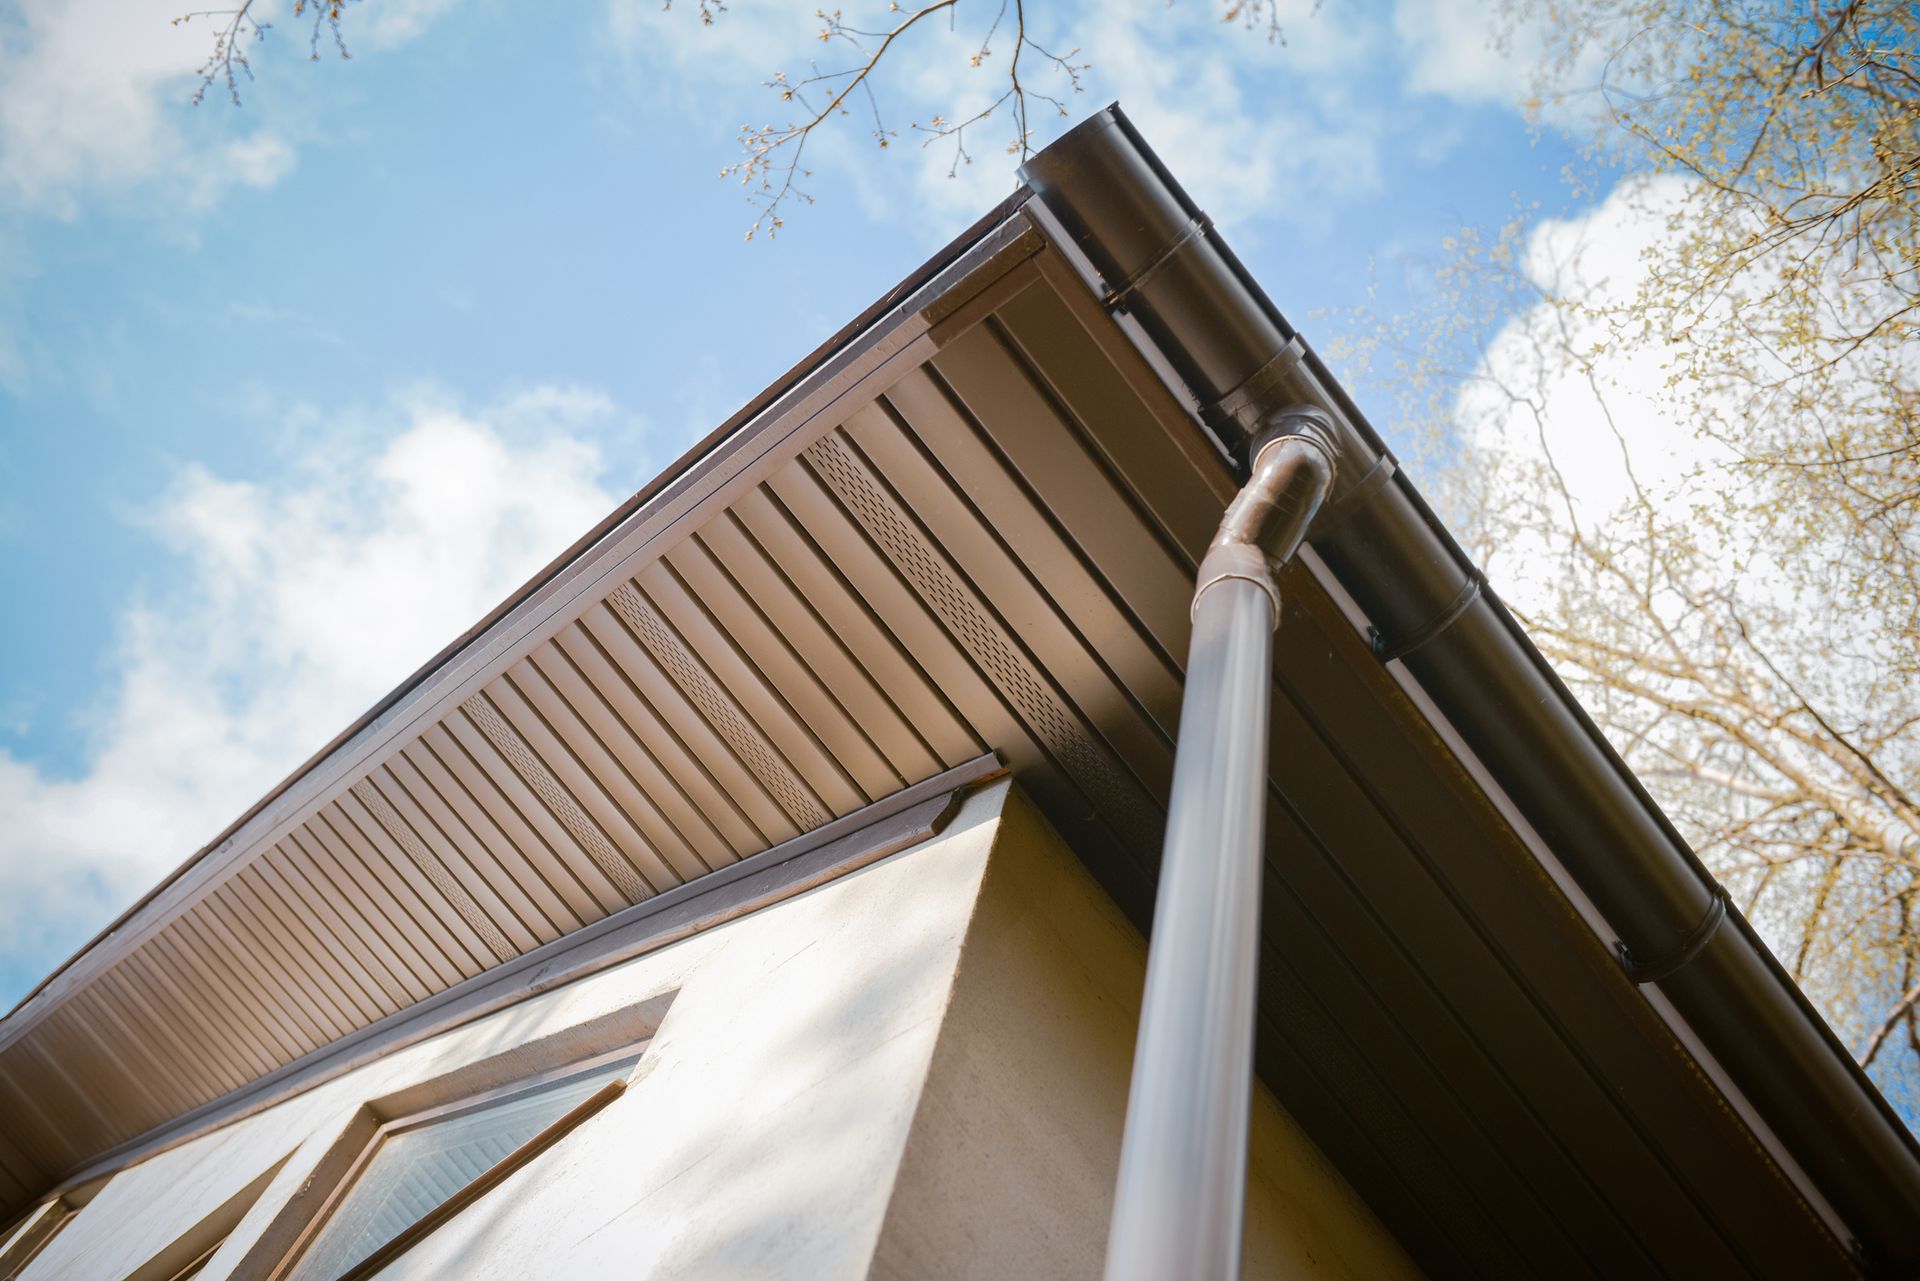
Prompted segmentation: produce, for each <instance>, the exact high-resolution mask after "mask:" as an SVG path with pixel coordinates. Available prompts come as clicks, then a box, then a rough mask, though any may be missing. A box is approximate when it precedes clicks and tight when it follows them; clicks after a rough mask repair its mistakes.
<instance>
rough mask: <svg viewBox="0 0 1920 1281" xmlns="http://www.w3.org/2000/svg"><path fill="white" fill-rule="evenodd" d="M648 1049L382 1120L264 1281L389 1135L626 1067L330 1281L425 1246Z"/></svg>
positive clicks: (278, 1279) (301, 1245) (280, 1277)
mask: <svg viewBox="0 0 1920 1281" xmlns="http://www.w3.org/2000/svg"><path fill="white" fill-rule="evenodd" d="M650 1044H651V1038H649V1039H648V1040H646V1041H641V1042H639V1043H638V1044H632V1045H625V1046H622V1047H620V1048H619V1049H616V1050H608V1051H605V1052H603V1053H600V1054H595V1055H590V1056H588V1057H586V1058H582V1059H575V1060H573V1061H571V1062H569V1063H564V1064H560V1065H558V1066H556V1067H551V1068H546V1069H544V1070H541V1071H538V1072H534V1073H530V1074H528V1075H527V1076H523V1077H520V1078H519V1079H517V1080H514V1081H512V1082H509V1083H507V1084H504V1085H498V1086H494V1087H493V1088H491V1089H486V1090H481V1091H479V1092H477V1093H474V1094H468V1095H462V1096H461V1097H459V1098H457V1099H451V1100H449V1101H447V1102H445V1103H440V1104H435V1105H433V1106H430V1107H424V1108H419V1109H417V1110H415V1111H412V1112H408V1113H405V1114H403V1115H401V1116H397V1117H393V1118H392V1119H390V1120H386V1121H382V1122H380V1123H379V1125H378V1126H377V1128H375V1129H374V1131H373V1133H372V1134H371V1135H370V1136H368V1138H367V1139H366V1141H365V1142H364V1143H363V1144H362V1145H361V1147H360V1151H359V1152H358V1154H357V1155H355V1157H354V1158H353V1161H352V1163H351V1164H349V1165H348V1166H347V1168H346V1169H345V1170H344V1171H343V1172H342V1173H341V1175H340V1177H339V1178H338V1179H336V1180H335V1181H334V1184H333V1187H332V1188H331V1189H330V1190H329V1191H328V1193H327V1195H326V1198H325V1199H324V1200H323V1201H321V1202H320V1204H319V1205H318V1206H317V1207H315V1209H314V1212H313V1214H312V1215H311V1216H310V1217H309V1218H308V1219H307V1221H306V1222H305V1223H304V1224H303V1225H302V1226H301V1228H300V1231H299V1233H298V1235H296V1236H295V1238H294V1240H293V1242H292V1244H291V1245H289V1246H288V1248H287V1250H286V1252H285V1253H284V1254H282V1255H281V1257H280V1261H279V1263H278V1264H277V1265H276V1266H275V1267H274V1269H273V1271H272V1273H271V1281H284V1279H285V1278H286V1277H288V1276H291V1275H292V1273H293V1270H294V1269H295V1268H296V1267H298V1266H299V1264H300V1260H301V1258H302V1257H304V1256H305V1255H306V1253H307V1250H308V1249H309V1248H310V1247H311V1246H312V1245H313V1243H314V1240H315V1239H316V1238H317V1237H318V1236H319V1235H320V1233H321V1231H322V1230H323V1229H324V1228H325V1227H326V1225H327V1224H328V1223H329V1222H330V1221H331V1220H332V1218H333V1216H334V1213H335V1211H337V1210H338V1209H339V1208H340V1204H341V1202H343V1201H344V1200H345V1199H346V1197H347V1195H348V1194H349V1193H350V1192H352V1191H353V1189H354V1187H355V1185H356V1184H358V1183H359V1181H360V1178H361V1176H362V1175H364V1174H365V1173H366V1171H367V1168H368V1166H370V1165H371V1164H372V1163H373V1160H374V1158H375V1157H376V1156H377V1155H378V1154H379V1152H380V1150H381V1148H382V1147H384V1146H385V1144H386V1141H387V1140H388V1139H390V1138H392V1137H394V1136H395V1135H398V1134H405V1133H407V1132H408V1131H411V1130H417V1129H420V1128H422V1127H424V1126H428V1125H432V1124H434V1123H436V1122H439V1121H446V1120H451V1119H453V1118H454V1117H458V1116H464V1115H466V1114H468V1113H471V1112H478V1111H481V1110H483V1109H485V1108H487V1107H489V1106H492V1105H493V1104H496V1103H504V1102H507V1101H509V1100H511V1099H514V1098H517V1097H519V1096H520V1095H523V1094H529V1093H532V1092H533V1091H535V1090H538V1089H540V1088H541V1087H542V1086H546V1085H552V1084H554V1083H555V1082H558V1081H564V1080H567V1079H569V1078H572V1077H576V1076H585V1075H587V1074H589V1073H591V1072H593V1071H594V1070H596V1069H598V1068H604V1067H606V1066H608V1065H609V1064H613V1063H619V1062H622V1061H626V1060H631V1063H630V1065H629V1067H628V1069H627V1071H626V1072H625V1073H624V1074H622V1075H620V1076H617V1077H614V1078H613V1079H611V1080H609V1081H607V1082H606V1083H605V1084H603V1085H602V1086H601V1087H600V1088H599V1089H597V1090H595V1091H594V1092H593V1093H592V1094H590V1095H588V1096H587V1097H586V1098H585V1099H582V1100H581V1101H580V1102H579V1103H577V1104H575V1105H574V1106H573V1107H572V1108H570V1109H569V1110H568V1111H567V1112H565V1113H564V1114H562V1115H561V1116H559V1117H556V1118H555V1119H554V1120H553V1121H552V1122H550V1123H549V1124H548V1125H547V1126H546V1127H545V1128H544V1129H542V1130H541V1131H540V1132H539V1133H537V1134H535V1135H533V1136H532V1137H531V1138H529V1139H527V1140H526V1141H525V1142H523V1143H521V1144H520V1145H519V1146H518V1147H516V1148H514V1149H513V1150H512V1151H511V1152H509V1153H507V1154H506V1155H505V1156H503V1157H501V1158H500V1159H499V1160H498V1161H496V1162H494V1163H493V1164H492V1165H490V1166H488V1167H487V1168H486V1169H485V1170H483V1171H481V1172H480V1173H479V1174H477V1175H475V1176H474V1177H473V1179H471V1180H470V1181H469V1182H467V1183H466V1184H463V1185H462V1186H461V1187H460V1188H459V1189H458V1190H457V1191H455V1192H454V1193H453V1194H452V1195H451V1196H449V1197H448V1198H447V1199H446V1200H444V1201H442V1202H441V1203H440V1204H439V1205H436V1206H435V1207H433V1209H431V1210H429V1211H427V1212H426V1213H425V1214H423V1215H421V1216H420V1218H419V1219H417V1220H415V1221H414V1222H413V1223H411V1224H409V1225H408V1226H407V1227H406V1228H403V1229H402V1230H401V1231H400V1232H399V1233H398V1234H396V1235H395V1236H394V1237H392V1238H391V1239H390V1240H388V1241H387V1242H386V1243H385V1244H384V1245H381V1246H380V1247H379V1248H377V1249H376V1250H374V1251H373V1252H372V1253H371V1254H369V1255H367V1256H366V1257H365V1258H363V1259H361V1260H359V1261H358V1262H356V1263H355V1264H354V1265H353V1266H352V1267H350V1268H348V1269H347V1270H346V1271H345V1272H343V1273H341V1274H340V1275H339V1276H338V1277H336V1278H333V1281H362V1279H363V1278H367V1277H371V1276H373V1275H374V1274H375V1273H377V1272H378V1271H380V1269H382V1268H384V1267H386V1266H387V1265H388V1264H390V1263H392V1262H393V1261H394V1260H395V1259H397V1258H399V1257H400V1256H401V1255H403V1254H405V1253H406V1252H407V1251H408V1250H411V1249H412V1248H413V1247H414V1246H416V1245H418V1244H419V1243H420V1242H421V1241H423V1240H425V1239H426V1238H427V1237H428V1236H430V1235H432V1234H433V1232H435V1231H436V1230H438V1229H439V1228H440V1226H441V1225H442V1224H444V1223H446V1222H447V1221H448V1220H450V1219H452V1218H454V1217H455V1216H456V1215H458V1214H459V1213H460V1212H461V1211H462V1210H465V1209H466V1208H467V1207H468V1206H470V1205H472V1204H473V1203H474V1202H475V1201H478V1200H479V1199H480V1198H481V1197H483V1196H485V1195H486V1194H487V1193H488V1192H491V1191H492V1190H493V1189H494V1188H496V1187H498V1186H499V1185H500V1184H502V1183H504V1182H505V1181H506V1180H507V1179H509V1178H511V1177H512V1176H513V1175H514V1174H515V1173H516V1172H518V1171H519V1170H520V1168H521V1167H522V1166H525V1165H527V1164H528V1163H529V1162H531V1161H532V1160H533V1159H534V1158H536V1157H538V1156H539V1155H540V1154H541V1153H543V1152H545V1151H546V1150H547V1149H548V1148H550V1147H553V1146H554V1145H555V1144H557V1143H559V1142H560V1140H562V1139H564V1138H566V1136H567V1135H568V1134H570V1133H572V1132H573V1131H574V1130H575V1129H577V1128H578V1127H579V1126H580V1125H581V1124H583V1123H584V1122H586V1121H587V1120H588V1119H589V1118H591V1117H592V1116H593V1115H594V1114H595V1113H597V1112H599V1111H600V1110H601V1109H603V1108H605V1107H606V1106H607V1105H608V1104H610V1103H612V1102H613V1101H614V1100H615V1099H617V1098H619V1097H620V1096H621V1095H622V1094H624V1093H625V1092H626V1089H627V1086H628V1085H629V1084H631V1083H632V1081H633V1077H634V1073H635V1071H637V1069H638V1068H639V1066H640V1062H641V1060H642V1059H643V1058H645V1056H646V1052H647V1048H648V1046H649V1045H650Z"/></svg>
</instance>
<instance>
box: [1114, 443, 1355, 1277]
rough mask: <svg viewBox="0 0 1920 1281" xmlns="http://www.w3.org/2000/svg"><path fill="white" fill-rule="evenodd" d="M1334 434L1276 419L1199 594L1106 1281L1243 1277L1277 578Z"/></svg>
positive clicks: (1303, 522) (1313, 505)
mask: <svg viewBox="0 0 1920 1281" xmlns="http://www.w3.org/2000/svg"><path fill="white" fill-rule="evenodd" d="M1331 428H1332V423H1331V422H1330V421H1329V419H1328V418H1327V416H1326V415H1325V414H1323V413H1322V412H1321V411H1319V410H1317V409H1312V408H1305V407H1302V408H1295V409H1288V410H1282V411H1281V412H1279V413H1278V414H1275V415H1273V416H1272V418H1271V419H1270V420H1269V424H1268V427H1267V429H1266V430H1265V431H1264V432H1262V433H1261V434H1260V435H1259V436H1257V437H1256V438H1255V440H1254V448H1253V450H1252V451H1251V452H1252V467H1251V475H1250V477H1249V479H1248V480H1247V483H1246V485H1245V486H1244V487H1243V488H1242V489H1241V490H1240V492H1239V494H1237V495H1236V496H1235V497H1234V499H1233V502H1232V503H1231V504H1229V506H1228V507H1227V511H1226V515H1225V516H1224V517H1223V518H1222V519H1221V521H1220V529H1219V532H1217V533H1216V534H1215V535H1214V536H1213V541H1212V542H1211V543H1210V544H1209V545H1208V547H1207V554H1206V556H1205V558H1204V559H1203V560H1202V561H1201V563H1200V570H1199V574H1198V576H1197V579H1196V582H1195V586H1194V591H1193V606H1192V616H1193V637H1192V640H1191V642H1190V643H1189V646H1188V650H1187V677H1186V692H1185V694H1184V695H1183V698H1182V702H1181V705H1180V737H1179V743H1178V751H1177V753H1176V755H1175V758H1174V766H1173V794H1172V799H1171V802H1170V804H1169V807H1168V814H1167V834H1166V843H1165V845H1164V852H1163V854H1162V859H1161V867H1160V888H1159V895H1158V898H1157V900H1156V903H1155V907H1154V914H1153V940H1152V947H1151V949H1150V951H1149V952H1148V955H1147V986H1146V996H1145V1000H1144V1003H1143V1007H1142V1010H1141V1014H1140V1034H1139V1041H1138V1042H1137V1044H1136V1046H1135V1048H1134V1059H1133V1087H1132V1091H1131V1093H1130V1094H1129V1096H1128V1099H1127V1125H1126V1135H1125V1138H1124V1140H1123V1141H1122V1146H1121V1153H1120V1177H1119V1184H1118V1189H1117V1191H1116V1193H1115V1195H1114V1205H1113V1220H1112V1227H1111V1229H1110V1230H1109V1235H1108V1242H1107V1270H1106V1278H1107V1281H1168V1279H1169V1278H1174V1277H1194V1278H1205V1279H1206V1281H1216V1279H1217V1281H1231V1278H1234V1277H1237V1276H1238V1275H1239V1273H1240V1231H1241V1220H1242V1217H1243V1214H1242V1211H1243V1207H1244V1204H1245V1196H1246V1178H1247V1116H1248V1108H1249V1106H1250V1104H1251V1091H1252V1087H1253V1033H1254V1000H1255V981H1256V970H1257V962H1258V949H1259V945H1260V868H1261V859H1262V857H1263V855H1262V851H1263V850H1264V848H1265V837H1264V833H1263V831H1262V828H1263V826H1264V821H1265V816H1266V777H1267V702H1268V685H1269V682H1270V679H1271V673H1270V667H1271V662H1272V653H1273V631H1274V629H1275V628H1276V627H1278V626H1279V624H1280V591H1279V588H1278V587H1277V586H1276V585H1275V584H1274V580H1273V566H1274V565H1275V564H1284V563H1285V562H1286V561H1287V560H1289V559H1291V558H1292V556H1293V554H1294V552H1295V551H1296V550H1297V549H1298V548H1299V546H1300V542H1301V539H1302V538H1304V537H1305V535H1306V531H1307V526H1308V524H1309V523H1310V522H1311V521H1312V520H1313V517H1314V514H1315V513H1316V512H1317V511H1319V509H1320V504H1321V503H1322V501H1324V500H1325V498H1326V496H1327V492H1328V490H1329V489H1331V488H1332V485H1333V453H1332V450H1331V449H1330V447H1329V446H1328V443H1327V435H1326V433H1327V432H1328V431H1330V430H1331ZM1269 556H1271V560H1269Z"/></svg>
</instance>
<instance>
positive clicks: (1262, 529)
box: [1188, 405, 1334, 627]
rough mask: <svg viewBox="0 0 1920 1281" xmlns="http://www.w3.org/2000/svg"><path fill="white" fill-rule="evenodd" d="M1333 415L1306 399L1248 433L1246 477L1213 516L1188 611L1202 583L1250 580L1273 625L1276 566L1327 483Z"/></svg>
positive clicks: (1292, 547)
mask: <svg viewBox="0 0 1920 1281" xmlns="http://www.w3.org/2000/svg"><path fill="white" fill-rule="evenodd" d="M1332 433H1333V420H1332V419H1331V418H1329V417H1328V416H1327V414H1326V412H1325V411H1324V410H1321V409H1317V408H1315V407H1314V406H1312V405H1295V406H1292V407H1290V408H1287V409H1282V410H1280V411H1278V412H1277V413H1274V414H1272V415H1270V416H1269V417H1268V419H1267V426H1266V429H1265V430H1263V431H1262V432H1261V433H1260V434H1259V435H1258V436H1257V437H1255V438H1254V444H1253V449H1252V451H1251V452H1252V457H1253V463H1252V466H1251V467H1250V468H1249V475H1248V477H1247V483H1246V484H1245V485H1243V486H1242V487H1241V489H1240V492H1239V493H1237V494H1235V495H1234V497H1233V501H1232V502H1231V503H1229V504H1228V505H1227V510H1226V513H1225V514H1224V515H1223V516H1222V517H1221V518H1220V528H1219V529H1218V531H1216V532H1215V534H1214V536H1213V541H1212V542H1210V543H1208V544H1207V554H1206V557H1205V558H1204V559H1203V560H1202V561H1201V562H1200V571H1199V573H1198V574H1197V575H1196V576H1195V580H1194V588H1193V604H1192V607H1191V608H1190V610H1189V611H1188V615H1189V617H1192V616H1193V615H1195V614H1197V612H1198V611H1199V609H1200V597H1201V596H1202V595H1203V594H1205V592H1206V591H1207V589H1208V588H1210V587H1214V586H1216V585H1218V584H1220V583H1223V582H1226V581H1228V580H1231V579H1240V580H1242V581H1245V582H1250V583H1252V584H1254V585H1255V586H1257V587H1258V588H1260V590H1261V591H1263V592H1265V593H1266V596H1267V600H1268V602H1269V603H1271V604H1272V606H1273V614H1272V618H1273V626H1275V627H1278V626H1279V625H1280V588H1279V586H1278V585H1277V584H1276V583H1275V582H1274V580H1273V570H1274V566H1276V565H1284V564H1285V563H1286V562H1287V561H1289V560H1291V559H1293V554H1294V553H1295V552H1296V551H1298V550H1299V548H1300V544H1301V542H1302V541H1303V540H1304V539H1305V538H1306V534H1307V526H1308V525H1309V524H1311V523H1312V521H1313V517H1314V513H1316V512H1318V511H1319V510H1320V505H1321V503H1322V502H1323V501H1324V500H1325V499H1326V496H1327V493H1328V491H1329V490H1331V489H1332V488H1333V475H1334V462H1333V447H1332V445H1331V444H1330V443H1329V441H1330V440H1331V438H1332Z"/></svg>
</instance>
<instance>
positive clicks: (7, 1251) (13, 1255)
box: [0, 1197, 80, 1281]
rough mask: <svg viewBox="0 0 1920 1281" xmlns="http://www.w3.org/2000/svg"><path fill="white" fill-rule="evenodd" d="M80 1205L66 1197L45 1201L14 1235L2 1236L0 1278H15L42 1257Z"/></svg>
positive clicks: (76, 1212) (70, 1220) (11, 1279)
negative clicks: (41, 1254)
mask: <svg viewBox="0 0 1920 1281" xmlns="http://www.w3.org/2000/svg"><path fill="white" fill-rule="evenodd" d="M78 1213H80V1207H79V1206H77V1205H74V1204H73V1203H72V1202H70V1201H68V1200H66V1199H65V1198H63V1197H56V1198H54V1199H53V1200H51V1201H48V1202H46V1203H45V1204H44V1205H42V1206H40V1208H39V1209H37V1210H35V1211H34V1212H33V1213H32V1214H30V1215H28V1216H27V1217H26V1219H25V1220H23V1221H22V1222H21V1224H20V1226H19V1227H18V1228H16V1229H14V1232H13V1235H12V1236H10V1237H7V1238H5V1239H3V1240H0V1281H13V1278H14V1277H17V1276H19V1275H20V1274H21V1273H22V1272H25V1271H26V1270H27V1265H28V1264H29V1263H32V1262H33V1261H34V1259H36V1258H38V1257H39V1254H40V1252H41V1251H42V1250H44V1249H46V1248H47V1243H48V1242H49V1241H51V1240H53V1238H54V1237H56V1236H58V1235H59V1234H60V1229H62V1228H64V1227H66V1226H67V1224H69V1223H71V1222H73V1216H74V1215H76V1214H78Z"/></svg>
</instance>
